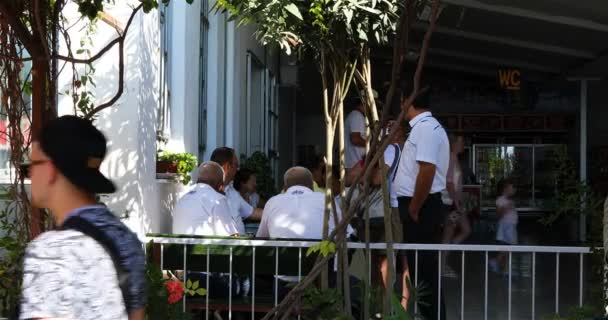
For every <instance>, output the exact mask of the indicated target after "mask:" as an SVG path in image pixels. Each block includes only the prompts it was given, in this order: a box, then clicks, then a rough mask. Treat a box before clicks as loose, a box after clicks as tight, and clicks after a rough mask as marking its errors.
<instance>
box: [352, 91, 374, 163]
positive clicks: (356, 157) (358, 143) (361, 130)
mask: <svg viewBox="0 0 608 320" xmlns="http://www.w3.org/2000/svg"><path fill="white" fill-rule="evenodd" d="M377 97H378V93H376V91H374V99H376V98H377ZM364 108H365V106H364V105H363V102H362V101H361V100H359V103H358V105H357V107H356V108H355V110H353V111H351V112H350V113H349V114H348V116H347V117H346V119H344V139H345V140H346V141H344V167H345V168H346V171H349V170H350V169H351V168H353V167H354V166H355V165H356V164H357V163H358V162H359V161H361V160H362V159H363V158H364V157H365V153H366V152H367V140H368V139H369V124H368V121H367V119H366V118H365V109H364Z"/></svg>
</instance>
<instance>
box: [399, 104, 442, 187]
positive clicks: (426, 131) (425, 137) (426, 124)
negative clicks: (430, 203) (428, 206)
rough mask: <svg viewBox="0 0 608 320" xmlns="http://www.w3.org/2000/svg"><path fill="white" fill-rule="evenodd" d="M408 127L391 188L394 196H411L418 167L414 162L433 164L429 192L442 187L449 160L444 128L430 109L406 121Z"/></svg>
mask: <svg viewBox="0 0 608 320" xmlns="http://www.w3.org/2000/svg"><path fill="white" fill-rule="evenodd" d="M410 126H411V127H412V130H411V131H410V135H409V137H408V139H407V141H405V145H404V146H403V154H402V155H401V160H400V161H399V169H398V170H397V176H396V177H395V181H394V182H393V188H394V189H395V192H396V194H397V196H398V197H412V196H413V195H414V188H415V186H416V178H417V177H418V172H419V171H420V164H419V163H418V162H426V163H431V164H434V165H435V167H436V171H435V178H434V179H433V185H432V186H431V193H438V192H441V191H442V190H444V189H445V186H446V175H447V172H448V166H449V162H450V143H449V141H448V136H447V134H446V133H445V130H444V129H443V127H442V126H441V124H440V123H439V121H437V119H435V118H434V117H433V115H432V114H431V113H430V112H423V113H421V114H419V115H418V116H416V117H415V118H414V119H412V120H411V121H410Z"/></svg>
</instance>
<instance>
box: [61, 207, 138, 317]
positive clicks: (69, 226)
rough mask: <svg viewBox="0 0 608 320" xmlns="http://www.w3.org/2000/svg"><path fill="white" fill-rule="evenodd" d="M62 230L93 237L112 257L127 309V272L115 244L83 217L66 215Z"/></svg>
mask: <svg viewBox="0 0 608 320" xmlns="http://www.w3.org/2000/svg"><path fill="white" fill-rule="evenodd" d="M61 229H62V230H76V231H79V232H82V233H83V234H85V235H87V236H89V237H91V238H93V240H95V241H97V243H99V245H101V246H102V247H103V248H104V249H105V250H106V252H107V253H108V255H109V256H110V258H112V262H113V263H114V269H116V276H117V279H118V286H119V288H120V291H121V292H122V298H123V301H124V304H125V309H127V311H129V306H128V301H127V297H128V292H129V291H128V282H129V281H128V280H129V274H128V272H126V270H124V268H122V267H121V265H120V258H119V254H118V250H119V249H118V248H117V247H116V244H115V243H114V242H113V241H112V239H110V238H109V237H108V236H107V235H106V234H104V233H103V232H102V231H101V230H100V229H99V228H97V227H95V225H93V224H92V223H91V222H89V221H88V220H86V219H83V218H82V217H79V216H71V217H68V218H67V219H66V220H65V221H64V222H63V225H62V226H61Z"/></svg>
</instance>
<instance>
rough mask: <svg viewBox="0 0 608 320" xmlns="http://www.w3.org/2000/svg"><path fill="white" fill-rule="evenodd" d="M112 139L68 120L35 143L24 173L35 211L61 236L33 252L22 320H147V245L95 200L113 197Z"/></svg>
mask: <svg viewBox="0 0 608 320" xmlns="http://www.w3.org/2000/svg"><path fill="white" fill-rule="evenodd" d="M105 155H106V139H105V137H104V136H103V134H102V133H101V132H100V131H99V130H97V129H96V128H95V127H94V126H93V125H92V124H91V122H90V121H87V120H84V119H81V118H78V117H74V116H63V117H60V118H57V119H55V120H52V121H50V122H49V123H48V124H47V125H46V126H45V127H44V128H43V129H42V131H41V132H40V135H39V137H37V139H36V140H35V141H34V142H33V143H32V152H31V155H30V162H29V163H28V164H27V165H24V167H23V168H22V169H26V170H27V174H28V175H29V176H30V178H31V181H32V190H31V192H32V203H33V204H34V205H35V206H37V207H40V208H46V209H48V210H50V212H51V214H52V215H53V218H54V220H55V223H56V225H57V226H58V229H57V230H53V231H49V232H45V233H43V234H42V235H40V236H39V237H38V238H36V239H35V240H34V241H32V242H31V243H30V244H29V246H28V248H27V251H26V255H25V261H24V279H23V292H22V303H21V310H20V311H21V314H20V319H49V318H53V319H54V318H65V319H91V320H93V319H95V320H103V319H108V320H110V319H130V320H133V319H143V315H144V307H145V265H144V263H145V258H144V254H143V250H142V246H141V243H140V242H139V240H138V239H137V236H136V235H135V234H134V233H133V232H131V231H130V230H129V229H128V228H127V227H126V226H125V225H124V224H123V223H122V222H120V220H119V219H118V218H117V217H116V216H114V215H113V214H112V213H111V212H110V211H109V210H108V209H107V208H106V207H105V206H102V205H98V204H97V202H96V200H95V195H96V194H100V193H113V192H114V191H115V190H116V188H115V186H114V184H113V183H112V182H111V181H110V180H108V179H107V178H106V177H104V176H103V175H102V174H101V172H100V171H99V166H100V165H101V162H102V161H103V159H104V157H105Z"/></svg>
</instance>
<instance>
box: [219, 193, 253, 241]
mask: <svg viewBox="0 0 608 320" xmlns="http://www.w3.org/2000/svg"><path fill="white" fill-rule="evenodd" d="M224 192H225V193H226V198H228V206H229V207H230V214H231V215H232V219H233V220H234V222H236V226H237V229H238V230H239V233H240V234H245V224H244V223H243V220H245V219H247V218H249V217H250V216H251V215H252V214H253V210H254V209H253V207H252V206H251V205H250V204H249V203H247V201H245V199H243V197H242V196H241V194H240V193H239V192H238V191H237V190H236V189H235V188H234V184H233V183H232V182H230V184H228V186H226V190H224Z"/></svg>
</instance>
